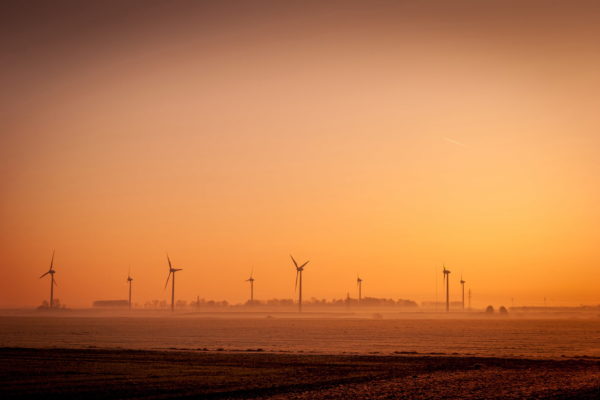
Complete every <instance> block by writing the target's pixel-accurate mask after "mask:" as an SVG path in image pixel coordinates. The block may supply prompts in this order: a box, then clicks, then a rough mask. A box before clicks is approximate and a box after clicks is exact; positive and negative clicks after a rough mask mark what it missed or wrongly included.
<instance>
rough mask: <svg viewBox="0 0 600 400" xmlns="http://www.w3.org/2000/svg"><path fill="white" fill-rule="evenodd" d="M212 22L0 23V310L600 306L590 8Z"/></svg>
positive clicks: (114, 15) (9, 18)
mask: <svg viewBox="0 0 600 400" xmlns="http://www.w3.org/2000/svg"><path fill="white" fill-rule="evenodd" d="M214 3H215V4H212V3H210V2H193V1H174V2H166V1H164V2H162V1H125V2H122V1H114V2H112V1H98V2H78V1H72V2H64V1H60V2H52V3H48V2H42V1H40V2H26V3H21V2H15V3H14V5H12V6H11V5H10V4H6V3H4V4H3V5H2V6H0V7H1V12H0V15H2V16H1V17H0V19H1V23H0V31H1V32H0V33H1V35H0V43H1V57H0V66H1V68H2V74H1V75H0V83H1V86H2V92H1V94H0V107H1V108H0V124H1V127H2V129H1V132H0V135H1V136H0V185H1V186H0V191H1V196H0V220H1V224H0V252H1V254H2V257H1V260H2V261H1V264H0V265H1V268H2V280H1V284H0V306H2V307H14V306H33V305H38V304H40V303H41V301H42V300H43V299H46V298H47V286H48V281H46V280H45V279H38V277H39V275H41V274H42V273H43V272H45V271H46V270H47V268H48V264H49V262H50V256H51V253H52V249H56V260H55V263H56V271H57V272H56V280H57V282H58V285H59V286H58V287H57V290H56V297H57V298H59V299H60V300H61V301H62V302H64V303H66V304H68V305H70V306H89V305H90V304H91V302H92V301H93V300H96V299H119V298H126V292H127V284H126V281H125V279H126V277H127V271H128V267H129V266H131V269H132V276H133V277H134V279H135V281H134V285H135V286H134V300H135V301H136V302H138V303H140V304H143V303H144V302H145V301H147V300H152V299H167V298H168V295H169V293H168V292H166V291H165V290H164V283H165V279H166V277H167V272H168V270H167V265H166V258H165V251H169V254H170V255H171V258H172V260H173V262H174V264H175V265H176V266H177V267H181V268H183V271H181V272H179V273H178V275H177V282H178V283H177V298H178V299H184V300H192V299H194V298H195V297H196V295H199V296H200V297H201V298H207V299H218V300H220V299H227V300H229V301H234V302H238V301H245V300H246V299H247V297H248V287H247V283H246V282H244V280H245V279H246V278H247V277H248V275H249V273H250V270H251V268H252V267H254V271H255V278H256V283H255V296H256V298H258V299H268V298H274V297H277V298H291V297H292V296H293V285H294V276H295V272H294V269H293V267H292V264H291V261H290V260H289V256H288V255H289V254H290V253H292V254H294V256H295V257H296V258H297V259H298V260H299V261H300V260H302V261H304V260H311V262H310V264H309V265H308V266H307V267H306V271H305V273H304V289H305V292H304V295H305V297H306V298H310V297H317V298H334V297H335V298H341V297H345V295H346V292H348V291H350V293H351V295H353V296H355V295H356V293H355V292H356V289H355V287H356V283H355V280H356V274H357V273H360V274H361V277H362V278H363V279H364V286H363V294H364V295H365V296H376V297H393V298H396V299H397V298H410V299H414V300H417V301H422V300H433V299H434V296H435V283H436V278H437V280H438V285H440V284H441V283H440V280H441V264H442V262H444V263H445V264H446V265H447V266H448V268H449V269H450V270H451V271H452V275H451V279H452V289H451V290H452V295H453V296H455V300H458V291H459V289H458V288H459V286H458V280H459V279H460V274H461V273H462V274H463V276H464V278H465V280H466V281H467V282H468V284H467V285H468V286H469V287H471V288H472V290H473V296H474V298H473V299H474V304H475V305H485V304H487V303H495V304H505V305H510V299H511V298H514V299H515V304H516V305H520V304H541V302H542V301H543V298H544V297H546V298H548V299H549V302H550V303H549V304H553V305H571V304H580V303H587V304H592V303H593V304H597V303H598V302H600V297H599V296H600V295H599V293H600V291H599V290H598V287H599V283H598V282H600V269H599V268H598V263H599V261H600V260H599V258H600V247H599V246H598V243H599V239H600V238H599V233H598V227H599V226H600V207H599V205H600V178H599V176H600V161H599V160H600V158H599V157H598V149H600V130H599V128H600V114H599V113H598V104H600V103H599V101H600V79H599V77H600V74H599V73H598V71H600V65H599V64H600V52H599V50H598V49H599V47H598V37H600V12H599V7H598V6H596V5H595V4H594V2H579V1H573V2H560V4H558V3H559V2H547V1H518V2H506V1H483V2H482V1H475V0H472V1H446V0H443V1H442V0H440V1H424V2H421V1H419V2H414V1H407V2H370V1H369V2H367V1H365V2H353V1H343V2H321V1H317V2H288V1H273V2H261V1H256V2H243V1H241V2H229V1H224V2H214ZM440 299H441V298H440Z"/></svg>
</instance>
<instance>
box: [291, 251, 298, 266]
mask: <svg viewBox="0 0 600 400" xmlns="http://www.w3.org/2000/svg"><path fill="white" fill-rule="evenodd" d="M290 257H291V258H292V261H293V262H294V266H295V267H296V269H298V263H297V262H296V260H294V257H293V256H292V255H291V254H290Z"/></svg>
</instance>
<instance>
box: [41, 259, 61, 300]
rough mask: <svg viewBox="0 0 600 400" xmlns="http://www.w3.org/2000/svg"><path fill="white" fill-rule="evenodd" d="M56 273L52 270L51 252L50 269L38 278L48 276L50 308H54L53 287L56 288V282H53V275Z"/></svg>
mask: <svg viewBox="0 0 600 400" xmlns="http://www.w3.org/2000/svg"><path fill="white" fill-rule="evenodd" d="M55 273H56V271H55V270H54V250H52V259H51V260H50V269H49V270H48V272H46V273H45V274H43V275H42V276H40V279H42V278H43V277H45V276H46V275H48V274H50V308H53V307H54V285H56V286H58V284H57V283H56V281H55V280H54V274H55Z"/></svg>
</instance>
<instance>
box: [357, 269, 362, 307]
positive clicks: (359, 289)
mask: <svg viewBox="0 0 600 400" xmlns="http://www.w3.org/2000/svg"><path fill="white" fill-rule="evenodd" d="M362 281H363V280H362V279H361V278H360V276H359V275H358V274H357V275H356V286H357V287H358V304H360V302H361V300H362Z"/></svg>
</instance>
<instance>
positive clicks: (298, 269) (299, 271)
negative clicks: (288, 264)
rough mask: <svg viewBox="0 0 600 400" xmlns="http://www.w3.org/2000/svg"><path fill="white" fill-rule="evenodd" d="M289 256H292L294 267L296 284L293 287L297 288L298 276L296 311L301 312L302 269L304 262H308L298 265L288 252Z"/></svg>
mask: <svg viewBox="0 0 600 400" xmlns="http://www.w3.org/2000/svg"><path fill="white" fill-rule="evenodd" d="M290 257H291V258H292V261H293V262H294V266H295V267H296V285H295V286H294V288H295V289H298V278H300V290H299V294H298V312H302V271H304V266H305V265H306V264H308V263H309V261H307V262H305V263H304V264H302V265H300V266H298V263H297V262H296V260H294V257H292V255H291V254H290Z"/></svg>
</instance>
